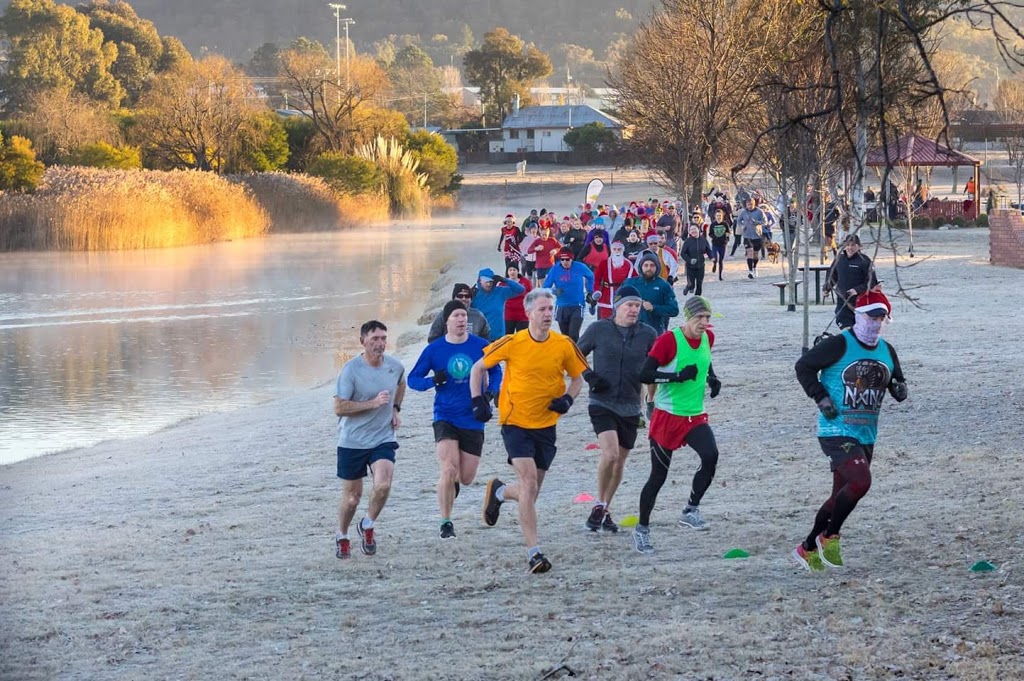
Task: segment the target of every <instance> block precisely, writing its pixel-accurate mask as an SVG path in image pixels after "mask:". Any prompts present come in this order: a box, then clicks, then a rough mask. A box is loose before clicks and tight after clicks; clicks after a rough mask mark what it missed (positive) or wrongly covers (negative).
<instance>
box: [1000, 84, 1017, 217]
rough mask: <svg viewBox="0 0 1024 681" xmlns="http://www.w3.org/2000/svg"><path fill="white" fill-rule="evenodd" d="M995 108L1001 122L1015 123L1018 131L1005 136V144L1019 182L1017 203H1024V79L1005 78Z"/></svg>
mask: <svg viewBox="0 0 1024 681" xmlns="http://www.w3.org/2000/svg"><path fill="white" fill-rule="evenodd" d="M993 108H994V109H995V110H996V111H997V112H999V122H1000V123H1007V124H1010V125H1013V126H1015V127H1016V129H1017V131H1018V132H1017V133H1015V134H1008V135H1006V137H1004V138H1003V145H1004V146H1005V148H1006V154H1007V156H1008V157H1009V161H1010V167H1011V168H1013V179H1014V182H1015V183H1016V184H1017V204H1018V205H1022V204H1024V202H1022V200H1021V186H1022V185H1024V132H1021V129H1022V128H1024V81H1022V80H1004V81H1002V82H1001V83H999V89H998V90H997V91H996V98H995V101H994V102H993Z"/></svg>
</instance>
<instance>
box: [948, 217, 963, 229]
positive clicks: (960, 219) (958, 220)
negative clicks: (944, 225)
mask: <svg viewBox="0 0 1024 681" xmlns="http://www.w3.org/2000/svg"><path fill="white" fill-rule="evenodd" d="M949 223H950V224H951V225H953V226H955V227H963V226H964V225H966V224H967V221H966V220H964V218H963V216H961V215H957V216H956V217H954V218H953V219H952V220H950V221H949Z"/></svg>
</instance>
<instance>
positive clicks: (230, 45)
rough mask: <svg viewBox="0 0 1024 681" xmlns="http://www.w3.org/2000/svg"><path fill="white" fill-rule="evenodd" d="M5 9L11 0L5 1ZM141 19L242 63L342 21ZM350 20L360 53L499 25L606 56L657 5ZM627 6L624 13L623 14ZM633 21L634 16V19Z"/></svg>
mask: <svg viewBox="0 0 1024 681" xmlns="http://www.w3.org/2000/svg"><path fill="white" fill-rule="evenodd" d="M4 4H6V3H4ZM130 4H131V5H132V6H133V7H135V9H136V11H137V12H138V13H139V15H140V16H143V17H146V18H147V19H150V20H151V21H153V22H154V23H155V24H156V27H157V29H158V30H159V31H160V33H161V34H170V35H174V36H177V37H178V38H180V39H181V40H182V41H183V42H184V43H185V46H186V47H188V49H189V51H191V52H192V53H193V54H199V53H200V51H201V49H202V48H206V49H209V50H211V51H215V52H221V53H223V54H226V55H227V56H229V57H231V58H232V59H236V60H239V61H245V60H248V59H249V57H250V56H251V51H252V50H254V49H256V48H257V47H259V46H260V45H261V44H263V43H265V42H274V43H277V44H279V45H284V44H287V43H288V42H290V41H291V40H292V39H294V38H296V37H298V36H307V37H310V38H315V39H317V40H319V41H321V42H323V43H324V44H326V45H333V43H334V36H335V21H334V16H333V10H331V9H330V8H329V7H328V6H327V3H326V2H309V1H308V0H275V1H274V2H270V1H268V0H174V2H168V1H167V0H130ZM346 4H348V9H347V10H344V14H343V16H346V17H351V18H353V19H355V21H356V23H355V25H353V26H352V27H351V29H350V37H351V39H352V41H353V43H354V44H355V45H356V47H357V49H360V50H368V49H369V48H370V46H371V45H372V44H373V43H374V42H375V41H377V40H380V39H382V38H385V37H387V36H388V35H402V34H413V35H420V36H423V38H424V40H425V41H426V40H429V39H430V38H431V37H432V36H435V35H437V34H443V35H445V36H447V37H448V39H449V42H450V43H453V44H458V43H461V42H463V39H464V37H466V27H467V26H468V28H469V30H470V31H472V35H473V40H474V41H475V42H479V40H480V38H481V37H482V36H483V34H484V33H485V32H486V31H487V30H489V29H491V28H493V27H495V26H505V27H506V28H508V29H509V30H510V31H512V33H515V34H516V35H519V36H520V37H521V38H523V39H524V40H527V41H532V42H535V43H536V44H537V45H538V46H539V47H540V48H541V49H543V50H545V51H554V50H555V48H556V47H558V46H559V45H561V44H563V43H574V44H577V45H581V46H584V47H587V48H590V49H593V51H594V54H595V56H596V57H598V58H603V57H604V53H605V49H606V46H607V44H608V43H609V42H611V41H612V40H613V39H614V36H615V35H616V34H619V33H627V34H628V33H631V32H632V30H633V28H634V26H635V25H636V20H637V19H640V18H643V17H646V16H647V15H648V14H649V13H650V10H651V8H652V7H653V6H654V4H655V2H654V0H561V1H560V2H548V1H541V0H526V1H520V2H497V1H495V0H431V1H430V2H424V0H374V2H349V3H346ZM622 9H624V10H625V12H622V11H620V10H622ZM630 17H632V18H630Z"/></svg>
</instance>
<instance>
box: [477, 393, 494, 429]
mask: <svg viewBox="0 0 1024 681" xmlns="http://www.w3.org/2000/svg"><path fill="white" fill-rule="evenodd" d="M492 416H494V412H492V411H491V403H490V402H489V401H488V400H487V396H486V395H477V396H476V397H474V398H473V418H475V419H476V420H477V421H480V422H481V423H487V422H488V421H490V420H491V417H492Z"/></svg>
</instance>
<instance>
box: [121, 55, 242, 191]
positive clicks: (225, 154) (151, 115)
mask: <svg viewBox="0 0 1024 681" xmlns="http://www.w3.org/2000/svg"><path fill="white" fill-rule="evenodd" d="M140 107H141V113H140V114H139V121H138V125H137V128H138V129H137V132H136V133H135V135H137V137H138V139H139V141H140V142H141V143H142V146H143V149H144V151H145V154H146V156H147V159H148V160H149V161H150V162H151V163H155V164H156V165H159V166H163V167H171V168H195V169H197V170H216V171H224V170H225V167H226V165H227V164H228V163H229V161H230V159H231V157H232V156H233V155H234V154H236V153H237V151H238V144H239V132H240V131H243V130H246V129H247V126H248V125H249V124H250V122H251V121H252V119H253V118H254V117H255V116H257V115H258V114H259V113H260V111H261V109H260V108H259V107H258V105H257V104H256V97H255V93H254V92H253V89H252V85H251V84H250V83H249V81H248V79H247V78H246V77H245V76H244V75H243V74H242V73H241V71H239V70H238V69H236V68H235V67H233V66H232V65H231V64H230V62H228V61H227V60H226V59H224V58H223V57H219V56H211V57H207V58H205V59H202V60H200V61H196V62H192V63H190V64H186V65H184V66H182V67H180V68H178V69H176V70H174V71H171V72H169V73H165V74H162V75H159V76H157V77H156V78H155V79H154V82H153V85H152V88H151V89H150V91H149V92H147V93H146V94H145V95H144V96H143V98H142V100H141V102H140Z"/></svg>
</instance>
